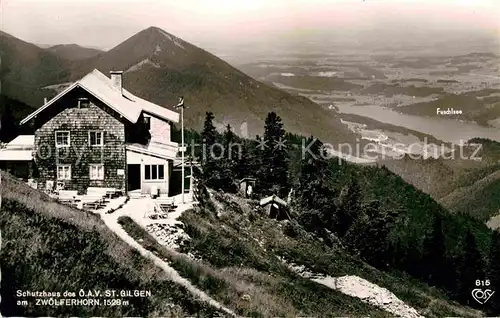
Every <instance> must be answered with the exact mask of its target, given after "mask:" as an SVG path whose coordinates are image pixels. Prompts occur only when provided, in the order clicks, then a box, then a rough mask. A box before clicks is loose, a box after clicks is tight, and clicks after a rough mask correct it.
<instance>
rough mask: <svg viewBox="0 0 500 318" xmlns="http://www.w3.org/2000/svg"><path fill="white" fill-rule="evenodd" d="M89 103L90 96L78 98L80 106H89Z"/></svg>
mask: <svg viewBox="0 0 500 318" xmlns="http://www.w3.org/2000/svg"><path fill="white" fill-rule="evenodd" d="M89 105H90V102H89V100H88V98H85V97H82V98H78V108H85V107H89Z"/></svg>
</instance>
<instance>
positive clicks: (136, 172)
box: [127, 164, 141, 191]
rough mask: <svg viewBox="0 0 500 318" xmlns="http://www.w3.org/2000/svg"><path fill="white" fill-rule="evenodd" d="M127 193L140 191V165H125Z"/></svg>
mask: <svg viewBox="0 0 500 318" xmlns="http://www.w3.org/2000/svg"><path fill="white" fill-rule="evenodd" d="M127 176H128V187H127V189H128V191H133V190H140V189H141V165H140V164H134V165H127Z"/></svg>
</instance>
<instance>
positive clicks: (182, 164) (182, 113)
mask: <svg viewBox="0 0 500 318" xmlns="http://www.w3.org/2000/svg"><path fill="white" fill-rule="evenodd" d="M181 143H182V149H181V150H182V151H181V153H182V163H181V166H182V204H184V105H182V106H181Z"/></svg>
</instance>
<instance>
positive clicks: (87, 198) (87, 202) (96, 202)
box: [80, 194, 105, 210]
mask: <svg viewBox="0 0 500 318" xmlns="http://www.w3.org/2000/svg"><path fill="white" fill-rule="evenodd" d="M80 201H81V202H82V207H92V208H94V210H97V209H98V208H100V207H102V206H104V203H105V200H104V196H103V195H101V194H86V195H84V196H82V197H81V198H80Z"/></svg>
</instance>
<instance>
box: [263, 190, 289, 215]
mask: <svg viewBox="0 0 500 318" xmlns="http://www.w3.org/2000/svg"><path fill="white" fill-rule="evenodd" d="M260 206H261V207H264V208H265V211H266V214H267V216H269V217H270V218H273V219H284V218H286V209H287V203H286V201H285V200H283V199H281V198H280V197H278V196H277V195H275V194H274V195H271V196H269V197H267V198H263V199H262V200H260Z"/></svg>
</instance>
